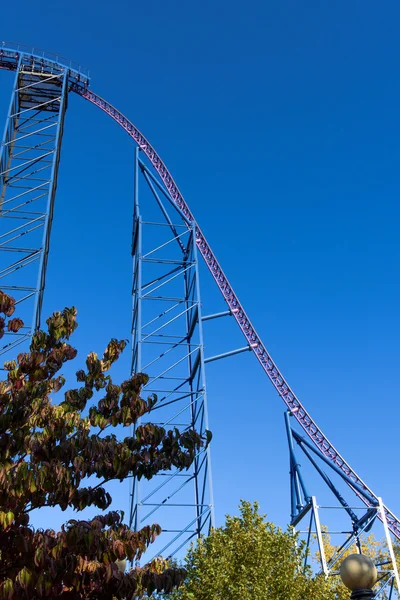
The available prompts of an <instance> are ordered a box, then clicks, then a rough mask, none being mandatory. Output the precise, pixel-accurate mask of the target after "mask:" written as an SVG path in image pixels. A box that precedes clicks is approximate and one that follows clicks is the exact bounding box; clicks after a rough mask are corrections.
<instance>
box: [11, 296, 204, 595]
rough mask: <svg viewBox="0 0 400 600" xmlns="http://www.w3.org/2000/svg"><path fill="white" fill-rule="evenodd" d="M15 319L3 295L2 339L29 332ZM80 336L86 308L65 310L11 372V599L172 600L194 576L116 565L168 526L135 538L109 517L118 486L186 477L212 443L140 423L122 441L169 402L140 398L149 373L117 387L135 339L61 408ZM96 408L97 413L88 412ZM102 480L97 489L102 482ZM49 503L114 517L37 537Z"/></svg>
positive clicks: (94, 360) (157, 565)
mask: <svg viewBox="0 0 400 600" xmlns="http://www.w3.org/2000/svg"><path fill="white" fill-rule="evenodd" d="M14 311H15V301H14V300H13V298H11V297H10V296H8V295H7V294H4V293H2V292H0V313H1V315H2V316H0V337H2V336H3V335H4V333H5V332H6V331H13V332H15V331H18V330H19V329H20V328H21V327H22V326H23V323H22V321H21V320H20V319H18V318H11V317H12V315H13V313H14ZM76 327H77V322H76V310H75V308H70V309H68V308H66V309H65V310H64V311H62V312H57V313H54V314H53V315H52V316H51V317H50V318H49V319H48V320H47V331H38V332H36V333H35V334H34V335H33V337H32V341H31V345H30V351H29V352H27V353H21V354H19V356H18V358H17V360H13V361H10V362H8V363H6V364H5V365H4V366H5V369H6V372H7V378H6V379H5V380H4V381H1V382H0V599H7V600H9V599H13V598H14V599H18V600H19V599H23V598H29V599H31V600H35V599H36V598H62V599H65V600H69V599H71V600H80V599H83V598H85V599H100V598H101V599H102V600H108V599H109V600H111V599H118V598H125V599H133V598H138V597H141V596H142V595H143V593H148V594H151V593H152V592H153V591H154V590H158V591H161V590H165V591H167V592H168V591H171V589H173V587H174V586H176V585H178V584H179V583H180V582H181V581H182V579H183V577H184V571H183V570H182V569H168V568H167V569H165V568H164V567H163V564H162V563H161V562H154V563H152V564H149V565H147V566H146V567H143V568H134V569H131V570H130V571H129V572H127V573H122V572H120V570H119V569H118V567H117V565H116V563H115V561H116V560H119V559H124V558H127V559H129V560H130V561H136V560H138V559H139V558H140V557H141V555H142V554H143V552H144V551H145V550H146V548H147V547H148V546H149V544H151V543H152V542H153V541H154V539H155V537H156V536H157V535H158V534H159V533H160V527H159V526H158V525H153V526H151V527H150V526H149V527H145V528H143V529H142V530H141V531H139V532H133V531H131V530H130V529H129V528H128V527H127V526H126V525H125V524H124V523H123V514H121V513H119V512H115V511H110V512H106V511H107V509H108V508H109V507H110V504H111V502H112V498H111V496H110V494H109V493H108V491H107V489H106V484H107V482H110V481H112V480H119V481H123V480H124V479H126V478H127V477H132V476H137V477H138V478H142V477H144V478H147V479H150V478H151V477H153V476H154V475H155V474H156V473H158V472H160V471H164V470H168V469H171V468H172V467H175V468H177V469H180V470H181V469H185V468H187V467H189V466H190V465H191V463H192V461H193V459H194V457H195V455H196V453H198V452H199V451H200V449H201V448H204V446H205V445H206V444H208V442H209V439H210V435H208V434H207V436H206V438H205V439H204V438H202V437H200V436H199V435H198V434H197V433H196V432H194V431H185V432H184V433H181V432H180V431H178V430H177V429H173V430H169V431H166V430H165V429H163V428H162V427H159V426H156V425H153V424H143V425H139V426H138V427H136V430H135V433H134V434H133V435H132V434H131V435H127V436H126V437H125V438H124V439H123V440H120V439H119V438H117V436H116V435H115V434H114V433H112V429H113V428H115V427H117V426H123V427H130V426H131V425H132V424H135V423H137V421H138V419H139V418H140V417H141V416H143V415H144V414H146V413H148V412H149V411H150V410H151V409H152V408H153V406H154V405H155V403H156V401H157V399H156V397H155V396H150V397H149V398H147V399H143V398H141V396H140V392H141V388H142V386H143V385H144V384H145V383H146V382H147V380H148V378H147V376H146V375H144V374H141V373H138V374H136V375H134V376H133V377H131V378H130V379H128V380H126V381H124V382H123V383H121V384H120V385H117V384H115V383H114V382H113V381H112V379H111V376H110V375H109V374H107V372H108V371H109V369H110V368H111V366H112V365H113V364H114V363H115V362H116V361H117V359H118V357H119V356H120V354H121V352H122V351H123V350H124V348H125V346H126V342H125V341H123V340H122V341H120V340H116V339H113V340H111V342H110V343H109V345H108V346H107V348H106V350H105V352H104V354H103V357H102V358H99V357H98V356H97V355H96V354H95V353H91V354H89V356H88V357H87V360H86V369H84V370H79V371H78V372H77V380H78V382H79V383H80V384H81V385H80V386H79V387H77V388H75V389H69V390H67V391H65V392H64V395H63V399H62V401H61V402H59V403H58V404H55V403H53V401H52V398H51V395H52V394H54V393H56V392H59V391H60V390H61V389H62V388H63V386H64V385H65V379H64V377H63V376H62V375H61V374H59V373H60V370H61V369H62V367H63V365H65V363H67V362H68V361H71V360H73V359H74V358H75V357H76V355H77V351H76V350H75V349H74V348H73V347H72V346H71V345H70V343H69V340H70V337H71V335H72V334H73V332H74V331H75V329H76ZM96 392H98V394H96ZM95 394H96V400H95V399H94V396H95ZM99 397H100V398H99ZM98 398H99V399H98ZM89 400H92V401H93V405H92V406H91V407H90V408H89V410H88V411H87V403H88V401H89ZM85 410H86V413H85V414H87V415H88V416H86V417H84V416H83V415H82V413H83V411H85ZM92 479H96V481H95V482H94V484H91V485H90V483H91V480H92ZM44 506H48V507H55V506H58V507H61V509H62V510H65V509H66V508H67V507H72V508H74V509H75V510H76V511H81V510H83V509H85V508H87V507H91V506H94V507H97V508H98V509H100V511H102V512H101V514H100V516H98V517H96V518H93V519H91V520H88V521H83V520H75V519H74V520H70V521H68V522H67V523H66V524H65V525H64V526H63V527H62V528H61V530H60V531H53V530H51V529H48V530H35V529H34V528H33V527H32V526H31V525H30V514H31V512H32V511H33V510H35V509H38V508H41V507H44Z"/></svg>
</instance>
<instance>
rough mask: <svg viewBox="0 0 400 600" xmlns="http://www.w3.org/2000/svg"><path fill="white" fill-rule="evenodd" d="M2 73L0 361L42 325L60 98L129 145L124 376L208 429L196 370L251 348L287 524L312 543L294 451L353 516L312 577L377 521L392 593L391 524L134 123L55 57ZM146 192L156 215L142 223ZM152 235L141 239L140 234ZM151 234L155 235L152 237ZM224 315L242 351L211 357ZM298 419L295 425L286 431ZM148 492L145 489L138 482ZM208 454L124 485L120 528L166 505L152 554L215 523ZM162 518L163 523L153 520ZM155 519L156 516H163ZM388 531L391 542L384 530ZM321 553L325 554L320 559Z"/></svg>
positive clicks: (31, 54) (17, 60)
mask: <svg viewBox="0 0 400 600" xmlns="http://www.w3.org/2000/svg"><path fill="white" fill-rule="evenodd" d="M0 69H3V70H7V71H10V72H11V73H12V72H14V74H15V75H14V86H13V90H12V94H11V101H10V106H9V110H8V115H7V119H6V126H5V132H4V136H3V140H2V145H1V148H0V202H1V213H0V214H1V217H2V219H1V230H0V260H1V262H0V280H1V282H0V284H1V288H2V289H4V290H7V291H8V292H9V293H12V294H13V295H14V297H16V299H17V302H18V305H19V310H20V312H21V311H22V313H23V315H22V316H23V318H24V322H25V327H24V328H23V329H22V330H20V331H19V332H17V333H12V332H10V333H9V334H8V335H7V336H6V337H5V338H4V340H5V341H4V340H3V341H4V344H3V346H2V347H1V348H0V353H1V354H2V355H4V356H5V355H7V354H8V353H10V352H12V351H13V350H14V349H15V348H16V347H17V346H19V345H20V344H24V343H27V342H29V339H30V337H31V335H32V333H33V332H34V331H35V330H36V329H37V328H38V327H39V326H40V319H41V312H42V304H43V296H44V293H45V284H46V269H47V263H48V257H49V252H50V236H51V229H52V221H53V215H54V203H55V196H56V188H57V179H58V167H59V163H60V158H61V144H62V137H63V130H64V118H65V113H66V110H67V106H68V96H69V94H70V93H74V94H77V95H78V96H81V97H82V98H83V99H84V100H87V101H88V102H90V103H91V104H93V105H95V106H96V107H97V108H99V109H100V110H102V111H103V112H105V113H106V114H107V115H108V116H109V117H110V118H111V119H113V120H114V121H115V122H116V123H117V124H118V125H119V126H120V127H121V128H122V129H123V130H124V131H125V132H126V133H127V134H128V135H129V136H130V137H131V138H132V139H133V141H134V143H135V161H134V175H135V186H134V214H133V232H132V258H133V273H132V341H133V344H132V371H133V372H138V371H144V372H148V373H151V377H150V380H149V383H148V385H147V387H146V390H147V391H148V392H149V393H156V394H157V395H158V398H159V401H158V404H157V410H158V411H159V413H158V414H159V415H160V423H162V424H164V425H165V424H170V425H179V426H181V427H188V428H196V429H197V430H198V431H200V432H203V431H204V430H205V429H207V428H208V417H207V395H206V376H205V370H206V365H207V363H208V362H211V361H213V360H217V359H221V358H225V357H227V356H230V355H233V354H238V353H241V352H245V351H249V352H251V353H253V354H254V356H255V359H256V360H257V361H258V362H259V363H260V366H261V368H262V369H263V371H264V373H265V374H266V376H267V377H268V379H269V380H270V382H271V383H272V385H273V386H274V388H275V390H276V392H277V394H278V395H279V396H280V398H281V400H282V401H283V403H284V404H285V406H286V431H287V436H288V445H289V455H290V482H291V522H292V524H293V525H294V526H295V527H296V526H297V525H298V524H299V523H300V522H301V521H302V519H303V518H304V517H305V516H306V514H309V515H311V523H314V526H315V528H316V534H317V538H318V540H319V542H320V541H321V539H322V537H321V536H322V533H321V525H320V521H319V516H318V505H317V503H316V500H315V497H314V496H311V495H309V494H308V492H307V488H306V486H305V483H304V478H303V475H302V472H301V469H300V467H299V463H298V460H297V457H296V452H297V450H298V449H301V450H302V452H303V453H304V454H305V455H306V456H307V459H308V460H309V461H310V462H311V464H312V465H313V467H315V469H316V470H317V472H318V473H319V474H320V475H321V477H322V478H323V480H324V482H325V484H326V485H327V486H328V488H329V489H330V490H331V491H332V493H333V494H334V496H335V497H336V500H337V501H338V503H339V506H340V507H341V508H343V509H344V511H345V512H346V513H347V514H348V516H349V517H350V520H351V531H350V532H349V535H348V538H347V539H346V541H345V543H344V544H343V545H342V547H341V548H340V551H339V552H338V554H337V556H336V557H335V559H334V560H333V559H330V560H327V559H326V557H325V556H322V567H321V568H322V570H323V571H324V572H325V573H329V572H332V570H333V569H334V565H335V564H336V563H337V560H338V559H339V558H340V556H342V555H343V553H344V551H345V550H346V549H347V548H348V547H350V545H351V544H353V543H357V540H359V537H360V535H361V534H362V533H363V532H365V531H368V530H369V528H370V527H371V525H372V523H373V522H374V521H376V519H377V518H378V519H380V520H381V522H382V524H383V527H384V531H385V535H386V537H387V540H388V544H389V551H390V553H391V557H392V558H393V561H392V562H393V564H392V568H391V570H390V572H389V575H388V576H387V577H386V579H385V581H384V584H382V590H383V589H385V590H386V591H387V590H391V591H390V593H392V591H393V589H394V584H395V583H396V586H397V587H399V579H398V572H397V568H396V565H395V561H394V555H393V547H392V544H391V541H390V540H391V536H392V535H393V536H394V537H395V538H397V539H398V540H400V521H399V519H398V518H397V517H396V516H395V515H394V513H393V512H392V511H391V510H389V508H388V507H387V506H385V505H384V504H383V503H382V501H381V499H380V498H379V496H377V495H375V493H374V492H373V491H372V490H371V489H370V488H369V487H368V486H367V484H366V483H365V482H364V481H363V480H362V479H361V478H360V477H359V476H358V475H357V473H356V472H355V471H354V469H353V468H352V467H351V466H350V464H349V463H348V462H346V460H345V459H344V458H343V456H342V455H341V454H340V453H339V452H338V450H337V449H336V448H335V447H334V446H333V444H332V443H331V442H330V441H329V439H328V438H327V437H326V435H325V434H324V433H323V432H322V431H321V429H320V428H319V427H318V425H317V423H316V422H315V421H314V419H313V418H312V417H311V415H310V414H309V412H308V411H307V410H306V408H305V406H304V404H303V403H302V402H301V401H300V400H299V399H298V397H297V396H296V394H295V392H294V391H293V389H292V388H291V387H290V385H289V384H288V382H287V381H286V379H285V378H284V376H283V374H282V372H281V371H280V369H279V368H278V367H277V365H276V363H275V362H274V360H273V359H272V357H271V355H270V354H269V352H268V350H267V348H266V346H265V344H264V343H263V341H262V340H261V338H260V336H259V335H258V334H257V332H256V330H255V328H254V326H253V325H252V323H251V321H250V318H249V317H248V315H247V313H246V311H245V309H244V307H243V305H242V304H241V302H240V300H239V298H238V296H237V295H236V293H235V291H234V289H233V288H232V286H231V285H230V283H229V281H228V279H227V277H226V275H225V273H224V271H223V270H222V267H221V265H220V264H219V262H218V260H217V258H216V256H215V255H214V253H213V251H212V249H211V247H210V245H209V244H208V242H207V240H206V238H205V236H204V234H203V233H202V231H201V229H200V227H199V225H198V223H197V221H196V219H195V217H194V215H193V213H192V212H191V210H190V208H189V205H188V204H187V202H186V201H185V199H184V198H183V196H182V194H181V192H180V191H179V188H178V186H177V184H176V183H175V181H174V179H173V177H172V175H171V173H170V172H169V170H168V169H167V167H166V165H165V164H164V162H163V161H162V159H161V158H160V156H159V155H158V153H157V152H156V150H155V149H154V148H153V146H152V145H151V144H150V143H149V141H148V140H147V139H146V138H145V137H144V135H143V134H142V133H141V132H140V131H139V130H138V129H137V128H136V127H135V125H134V124H133V123H132V122H131V121H130V120H129V119H128V118H127V117H126V116H124V115H123V114H122V113H121V112H120V111H118V110H117V109H116V108H115V107H114V106H112V104H110V103H109V102H107V101H106V100H104V99H103V98H101V97H100V96H98V95H97V94H96V93H95V92H93V91H92V90H91V88H90V79H89V74H88V72H87V71H85V70H84V69H82V68H81V67H80V66H79V65H77V64H73V63H71V62H69V61H67V60H65V59H63V58H62V57H60V56H58V55H52V54H49V53H46V52H42V51H38V50H35V49H32V48H28V47H25V46H22V45H20V44H10V43H3V44H2V46H1V47H0ZM149 197H151V198H152V199H153V200H154V201H155V204H154V206H155V207H156V209H157V211H158V214H159V215H161V220H157V219H154V218H153V216H154V214H155V212H153V213H152V214H151V219H145V218H144V216H143V214H144V212H145V208H146V206H147V200H146V203H143V202H142V198H149ZM149 231H151V234H149V233H148V232H149ZM154 232H156V233H154ZM199 257H201V258H202V259H203V261H204V263H205V264H206V266H207V268H208V270H209V272H210V273H211V276H212V278H213V280H214V282H215V285H216V286H217V287H218V289H219V291H220V293H221V294H222V297H223V299H224V301H225V303H226V310H225V311H223V312H220V313H215V314H210V315H203V314H202V302H201V297H200V284H199V283H200V282H199V269H198V259H199ZM223 317H227V318H231V319H233V320H234V321H235V322H236V324H237V326H238V327H239V329H240V332H241V334H242V335H243V338H244V344H245V345H244V346H243V347H241V348H238V349H235V350H232V351H231V352H226V353H225V354H220V355H217V356H213V357H206V356H205V355H204V343H203V340H204V333H203V324H204V322H205V321H207V320H211V319H219V318H223ZM292 422H297V426H296V428H295V427H293V426H292V425H291V423H292ZM321 465H323V468H325V469H326V468H327V467H328V468H329V469H330V472H332V473H335V477H339V478H340V479H341V481H342V482H344V483H345V484H346V486H347V488H349V491H351V493H352V494H353V497H356V498H358V499H359V500H361V502H362V505H363V506H364V507H365V510H364V512H363V513H362V515H361V516H356V514H355V512H354V510H353V509H352V508H351V505H350V503H349V502H348V501H347V499H345V498H344V497H343V494H342V493H341V492H339V490H338V489H337V487H336V486H335V484H334V483H333V482H332V479H331V477H330V476H328V475H327V474H326V472H325V471H324V470H323V468H322V466H321ZM146 485H148V486H150V487H148V488H146V489H145V486H146ZM213 505H214V501H213V493H212V478H211V457H210V449H209V448H208V449H207V450H206V451H205V452H203V453H200V454H199V455H198V456H197V457H196V460H195V463H194V465H193V466H192V468H191V470H189V472H188V473H187V474H184V473H178V472H176V473H164V474H162V475H161V476H160V478H159V480H156V481H155V482H153V483H152V484H150V483H146V484H143V482H139V481H134V482H133V485H132V490H131V509H130V515H129V521H130V525H131V526H132V527H134V528H135V529H139V528H140V527H141V526H143V524H145V523H146V522H147V521H148V519H149V518H150V517H152V518H153V516H155V514H157V511H158V515H161V513H162V511H165V509H166V508H168V507H169V509H170V512H169V513H168V515H167V516H166V517H165V524H163V522H161V523H160V524H161V525H162V526H163V529H164V530H165V531H166V533H167V534H169V537H168V536H167V538H166V539H168V541H167V542H166V544H165V546H164V547H163V548H162V549H160V553H165V552H166V553H168V555H173V554H174V553H176V552H177V551H179V550H180V549H181V548H184V547H185V545H186V544H187V543H188V542H189V541H190V540H191V539H193V538H194V537H196V536H199V535H201V534H202V533H207V531H208V530H209V528H210V527H211V526H213V525H214V515H213ZM157 518H158V519H159V521H160V519H161V516H160V517H159V516H158V517H157ZM161 521H162V519H161ZM390 534H391V535H390ZM322 554H323V552H322Z"/></svg>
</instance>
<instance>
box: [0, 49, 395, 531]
mask: <svg viewBox="0 0 400 600" xmlns="http://www.w3.org/2000/svg"><path fill="white" fill-rule="evenodd" d="M21 60H23V61H25V64H30V65H34V67H35V69H36V68H39V66H40V65H42V66H43V67H45V68H46V69H47V70H50V71H52V72H54V74H55V75H57V74H60V73H61V72H62V73H64V74H66V77H67V86H68V91H73V92H75V93H77V94H78V95H80V96H82V97H83V98H84V99H86V100H88V101H89V102H91V103H92V104H94V105H95V106H97V107H98V108H100V109H101V110H102V111H104V112H105V113H106V114H108V115H109V116H110V117H111V118H112V119H113V120H114V121H116V122H117V123H118V125H119V126H120V127H121V128H122V129H124V130H125V131H126V132H127V133H128V135H129V136H130V137H132V138H133V140H134V141H135V142H136V144H137V145H138V147H139V149H140V152H142V153H143V154H145V155H146V156H147V158H148V160H149V161H150V163H151V165H152V167H153V168H154V170H155V171H156V172H157V174H158V176H159V178H160V180H161V182H162V184H163V186H164V188H165V195H166V196H168V199H169V200H170V201H171V203H173V204H174V205H175V207H176V209H177V212H178V214H179V216H180V218H181V220H182V221H183V223H184V224H185V225H186V227H187V228H188V230H190V231H192V233H193V235H194V240H195V245H196V247H197V250H198V252H199V253H200V254H201V256H202V257H203V259H204V261H205V263H206V265H207V267H208V269H209V270H210V272H211V274H212V277H213V278H214V280H215V282H216V284H217V286H218V288H219V290H220V292H221V294H222V296H223V298H224V299H225V301H226V303H227V305H228V308H229V312H230V313H231V315H233V317H234V318H235V320H236V322H237V324H238V326H239V328H240V330H241V332H242V334H243V336H244V338H245V340H246V344H247V345H248V347H249V349H251V351H252V352H253V353H254V355H255V357H256V358H257V360H258V361H259V363H260V364H261V366H262V368H263V370H264V372H265V373H266V375H267V376H268V378H269V379H270V381H271V383H272V384H273V386H274V387H275V389H276V390H277V392H278V394H279V396H280V397H281V398H282V400H283V401H284V403H285V405H286V406H287V408H288V409H289V411H290V414H291V415H292V416H293V417H294V418H295V419H296V421H297V422H298V424H299V425H300V426H301V427H302V429H303V430H304V432H305V433H306V435H307V437H308V438H309V439H310V440H311V442H312V445H313V446H314V447H315V448H316V449H317V450H318V452H319V453H320V454H321V456H323V457H324V458H325V460H326V461H329V463H331V464H332V466H333V467H334V469H335V471H336V472H340V473H341V474H342V477H343V479H344V481H345V482H346V483H347V485H348V486H350V488H351V489H352V490H353V491H354V492H355V493H356V494H357V495H358V496H359V497H360V498H361V499H362V501H363V502H364V504H365V505H366V506H367V507H372V508H374V507H378V505H379V498H378V497H377V496H376V495H375V494H374V493H373V492H372V490H371V489H370V488H369V487H368V486H367V485H366V484H365V483H364V482H363V481H362V480H361V478H360V477H359V476H358V475H357V474H356V472H355V471H354V470H353V469H352V468H351V466H350V465H349V464H348V463H347V462H346V461H345V460H344V458H343V457H342V456H341V455H340V454H339V452H338V451H337V450H336V448H335V447H334V446H333V445H332V444H331V442H330V441H329V440H328V438H327V437H326V436H325V435H324V434H323V432H322V431H321V429H320V428H319V427H318V425H317V424H316V423H315V421H314V420H313V419H312V417H311V416H310V414H309V413H308V412H307V410H306V409H305V407H304V405H303V404H302V403H301V402H300V400H299V399H298V398H297V397H296V395H295V393H294V392H293V390H292V389H291V388H290V386H289V384H288V383H287V381H286V380H285V378H284V377H283V375H282V373H281V371H280V370H279V369H278V367H277V366H276V364H275V362H274V361H273V359H272V358H271V356H270V354H269V353H268V351H267V349H266V347H265V345H264V344H263V342H262V340H261V338H260V337H259V335H258V334H257V332H256V330H255V328H254V327H253V325H252V323H251V321H250V319H249V318H248V316H247V314H246V312H245V310H244V308H243V306H242V305H241V303H240V301H239V299H238V297H237V295H236V294H235V292H234V290H233V288H232V286H231V285H230V284H229V281H228V279H227V277H226V276H225V274H224V272H223V270H222V268H221V266H220V265H219V263H218V261H217V259H216V257H215V255H214V253H213V251H212V250H211V248H210V246H209V244H208V243H207V240H206V239H205V237H204V235H203V234H202V232H201V229H200V227H199V226H198V224H197V223H196V221H195V218H194V216H193V214H192V212H191V211H190V209H189V206H188V204H187V203H186V201H185V200H184V198H183V196H182V194H181V193H180V191H179V189H178V187H177V185H176V183H175V182H174V179H173V177H172V176H171V174H170V172H169V171H168V169H167V167H166V166H165V164H164V163H163V161H162V160H161V158H160V156H159V155H158V154H157V152H156V151H155V149H154V148H153V147H152V146H151V144H150V143H149V142H148V141H147V140H146V138H145V137H144V136H143V135H142V133H141V132H140V131H139V130H138V129H137V128H136V127H135V126H134V124H133V123H132V122H131V121H129V119H127V118H126V117H125V116H124V115H123V114H122V113H120V112H119V111H118V110H117V109H116V108H114V107H113V106H112V105H111V104H110V103H108V102H107V101H106V100H104V99H102V98H101V97H100V96H98V95H97V94H95V93H94V92H92V91H91V90H90V89H89V87H88V86H89V79H88V77H87V75H86V74H85V73H82V72H81V71H80V70H79V69H78V68H77V67H76V66H74V65H70V64H67V63H65V62H62V61H59V60H57V58H56V57H50V56H48V55H44V54H43V55H38V54H35V53H34V52H30V51H27V50H26V49H25V48H21V47H20V46H18V47H15V48H12V47H11V48H5V47H3V48H2V49H1V50H0V68H2V69H6V70H10V71H17V70H18V69H21V68H22V67H21V64H22V63H21ZM2 170H3V178H4V164H3V169H2ZM1 175H2V174H1V173H0V177H1ZM0 183H1V181H0ZM47 251H48V248H47ZM46 256H47V255H46V251H45V253H44V259H42V263H43V262H44V266H43V264H42V267H43V268H42V284H43V285H42V288H44V276H45V263H46ZM42 292H43V289H42ZM40 305H41V300H40V298H39V301H38V303H37V306H36V317H35V319H36V321H35V324H34V326H36V325H37V323H38V318H39V317H38V315H39V313H40ZM27 335H28V334H27ZM300 439H301V438H300ZM382 511H383V514H384V520H385V521H387V526H388V528H389V529H390V531H391V532H392V533H393V534H394V535H395V536H396V537H397V538H398V539H400V521H399V519H398V518H397V517H396V516H395V515H394V514H393V513H392V512H391V511H390V510H389V509H388V508H387V507H385V506H382ZM378 516H379V515H378Z"/></svg>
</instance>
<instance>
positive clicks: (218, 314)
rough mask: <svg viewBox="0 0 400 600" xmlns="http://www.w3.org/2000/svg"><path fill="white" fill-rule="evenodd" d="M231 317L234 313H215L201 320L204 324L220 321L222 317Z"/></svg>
mask: <svg viewBox="0 0 400 600" xmlns="http://www.w3.org/2000/svg"><path fill="white" fill-rule="evenodd" d="M231 316H232V311H230V310H224V311H222V312H219V313H214V314H213V315H205V316H204V317H202V318H201V320H202V321H203V322H204V321H211V320H212V319H219V318H221V317H231Z"/></svg>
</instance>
